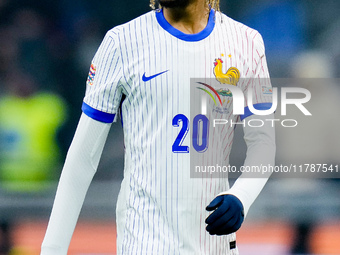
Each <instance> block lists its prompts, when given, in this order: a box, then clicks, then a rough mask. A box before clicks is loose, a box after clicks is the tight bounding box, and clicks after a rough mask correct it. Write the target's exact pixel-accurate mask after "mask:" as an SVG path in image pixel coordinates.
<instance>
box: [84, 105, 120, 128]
mask: <svg viewBox="0 0 340 255" xmlns="http://www.w3.org/2000/svg"><path fill="white" fill-rule="evenodd" d="M81 109H82V111H83V113H85V114H86V115H87V116H89V117H90V118H92V119H94V120H98V121H100V122H104V123H112V122H113V120H114V118H115V116H116V115H115V114H112V113H106V112H101V111H98V110H96V109H94V108H92V107H91V106H89V105H88V104H86V103H84V102H83V105H82V107H81Z"/></svg>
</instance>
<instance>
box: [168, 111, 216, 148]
mask: <svg viewBox="0 0 340 255" xmlns="http://www.w3.org/2000/svg"><path fill="white" fill-rule="evenodd" d="M180 122H182V128H181V131H180V132H179V134H178V136H177V138H176V140H175V142H174V143H173V145H172V152H174V153H188V152H189V146H184V145H182V143H183V141H184V139H185V137H186V135H187V133H188V131H189V119H188V118H187V117H186V116H185V115H183V114H178V115H176V116H175V117H174V118H173V119H172V125H173V126H174V127H179V123H180ZM200 126H202V139H199V135H200V132H199V128H200ZM199 141H201V144H199ZM192 145H193V147H194V149H195V150H196V151H197V152H205V151H206V150H207V149H208V145H209V119H208V118H207V116H205V115H202V114H199V115H197V116H195V118H194V119H193V132H192Z"/></svg>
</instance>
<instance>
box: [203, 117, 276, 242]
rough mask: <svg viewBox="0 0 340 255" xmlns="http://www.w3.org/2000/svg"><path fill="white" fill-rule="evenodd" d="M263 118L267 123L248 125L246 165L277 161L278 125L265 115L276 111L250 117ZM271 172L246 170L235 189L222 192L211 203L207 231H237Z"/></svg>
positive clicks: (237, 181)
mask: <svg viewBox="0 0 340 255" xmlns="http://www.w3.org/2000/svg"><path fill="white" fill-rule="evenodd" d="M253 118H255V119H261V120H262V121H263V123H265V124H264V126H262V127H250V126H249V125H246V126H245V127H244V129H243V130H244V140H245V142H246V144H247V156H246V159H245V162H244V166H245V167H247V166H257V167H259V168H260V167H261V166H263V165H266V166H268V165H272V166H273V165H274V163H275V151H276V146H275V128H274V127H273V124H272V122H270V121H266V120H265V119H274V116H273V115H269V116H258V115H252V116H249V117H247V118H246V120H247V121H249V120H250V119H253ZM269 177H270V173H266V174H265V175H262V174H258V175H257V176H255V177H254V175H252V177H249V174H248V173H242V174H241V176H240V177H239V178H238V179H237V180H236V181H235V183H234V185H233V186H232V188H231V189H229V190H228V191H226V192H222V193H221V194H219V195H218V196H217V197H216V198H215V199H214V200H213V201H212V202H211V203H210V204H209V205H208V206H207V210H208V211H214V212H213V213H212V214H211V215H210V216H209V217H208V218H207V219H206V223H207V224H208V225H207V231H208V232H209V233H210V234H212V235H213V234H217V235H225V234H230V233H233V232H235V231H237V230H238V229H239V228H240V227H241V224H242V222H243V220H244V217H245V215H246V214H247V213H248V210H249V208H250V206H251V205H252V203H253V202H254V200H255V199H256V197H257V196H258V195H259V193H260V192H261V190H262V189H263V187H264V185H265V184H266V182H267V180H268V178H269Z"/></svg>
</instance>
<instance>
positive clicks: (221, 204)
mask: <svg viewBox="0 0 340 255" xmlns="http://www.w3.org/2000/svg"><path fill="white" fill-rule="evenodd" d="M206 210H207V211H209V212H210V211H214V210H215V211H214V212H213V213H211V214H210V215H209V217H208V218H207V219H206V220H205V223H206V224H208V226H207V227H206V230H207V231H208V232H209V234H210V235H227V234H230V233H233V232H236V231H237V230H238V229H239V228H240V227H241V224H242V222H243V220H244V210H243V205H242V203H241V201H240V200H239V199H238V198H237V197H235V196H233V195H222V196H218V197H216V198H215V199H214V200H213V201H211V203H210V204H209V205H208V206H207V208H206Z"/></svg>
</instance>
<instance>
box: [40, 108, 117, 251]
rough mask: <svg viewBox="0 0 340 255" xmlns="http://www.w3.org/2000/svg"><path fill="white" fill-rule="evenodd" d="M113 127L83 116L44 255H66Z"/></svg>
mask: <svg viewBox="0 0 340 255" xmlns="http://www.w3.org/2000/svg"><path fill="white" fill-rule="evenodd" d="M110 126H111V124H108V123H102V122H99V121H96V120H93V119H92V118H90V117H88V116H87V115H85V114H84V113H83V114H82V116H81V118H80V121H79V124H78V127H77V130H76V133H75V135H74V138H73V141H72V144H71V146H70V148H69V151H68V153H67V157H66V161H65V164H64V168H63V171H62V174H61V177H60V181H59V185H58V189H57V194H56V197H55V200H54V204H53V209H52V213H51V217H50V220H49V224H48V227H47V231H46V235H45V238H44V241H43V244H42V247H41V255H66V254H67V250H68V246H69V244H70V240H71V237H72V234H73V231H74V228H75V225H76V222H77V219H78V216H79V213H80V210H81V207H82V205H83V201H84V198H85V195H86V192H87V190H88V187H89V185H90V183H91V181H92V178H93V176H94V174H95V172H96V169H97V167H98V163H99V159H100V156H101V154H102V151H103V147H104V144H105V141H106V138H107V135H108V132H109V129H110Z"/></svg>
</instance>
